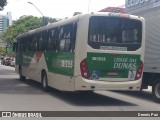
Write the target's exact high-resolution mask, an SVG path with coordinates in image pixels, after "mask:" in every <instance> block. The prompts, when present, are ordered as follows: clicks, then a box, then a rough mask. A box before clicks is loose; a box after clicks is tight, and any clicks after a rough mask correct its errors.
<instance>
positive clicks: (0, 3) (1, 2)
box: [0, 0, 7, 11]
mask: <svg viewBox="0 0 160 120" xmlns="http://www.w3.org/2000/svg"><path fill="white" fill-rule="evenodd" d="M6 5H7V0H0V11H1V10H3V9H4V6H6Z"/></svg>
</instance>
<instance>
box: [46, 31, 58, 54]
mask: <svg viewBox="0 0 160 120" xmlns="http://www.w3.org/2000/svg"><path fill="white" fill-rule="evenodd" d="M48 36H49V37H48V45H47V50H53V51H56V48H57V47H56V42H57V38H58V37H57V28H54V29H51V30H49V31H48Z"/></svg>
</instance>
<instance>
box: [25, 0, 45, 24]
mask: <svg viewBox="0 0 160 120" xmlns="http://www.w3.org/2000/svg"><path fill="white" fill-rule="evenodd" d="M28 3H29V4H31V5H33V6H34V7H35V8H36V9H37V10H38V11H39V12H40V13H41V15H42V25H44V15H43V13H42V12H41V11H40V10H39V9H38V8H37V7H36V6H35V5H34V4H33V3H32V2H29V1H28Z"/></svg>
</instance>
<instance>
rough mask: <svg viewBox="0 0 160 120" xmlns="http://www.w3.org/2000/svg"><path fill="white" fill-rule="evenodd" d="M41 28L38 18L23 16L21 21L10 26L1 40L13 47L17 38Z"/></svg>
mask: <svg viewBox="0 0 160 120" xmlns="http://www.w3.org/2000/svg"><path fill="white" fill-rule="evenodd" d="M40 26H41V21H40V19H39V18H38V17H33V16H22V17H20V19H19V20H17V21H16V22H14V23H13V25H11V26H9V27H8V28H7V29H6V30H5V31H4V32H3V33H2V34H1V36H0V37H1V39H2V40H3V41H5V42H6V43H7V44H9V45H11V46H12V44H13V42H15V39H16V37H17V36H18V35H19V34H21V33H24V32H27V31H29V30H33V29H36V28H38V27H40Z"/></svg>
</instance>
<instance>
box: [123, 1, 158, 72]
mask: <svg viewBox="0 0 160 120" xmlns="http://www.w3.org/2000/svg"><path fill="white" fill-rule="evenodd" d="M125 2H126V3H125V6H126V12H127V13H129V14H134V15H138V16H142V17H144V18H145V23H146V24H145V25H146V28H145V33H146V36H145V37H146V39H145V40H146V44H145V61H144V72H148V73H149V72H156V73H160V53H159V51H160V0H126V1H125Z"/></svg>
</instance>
